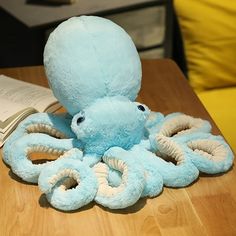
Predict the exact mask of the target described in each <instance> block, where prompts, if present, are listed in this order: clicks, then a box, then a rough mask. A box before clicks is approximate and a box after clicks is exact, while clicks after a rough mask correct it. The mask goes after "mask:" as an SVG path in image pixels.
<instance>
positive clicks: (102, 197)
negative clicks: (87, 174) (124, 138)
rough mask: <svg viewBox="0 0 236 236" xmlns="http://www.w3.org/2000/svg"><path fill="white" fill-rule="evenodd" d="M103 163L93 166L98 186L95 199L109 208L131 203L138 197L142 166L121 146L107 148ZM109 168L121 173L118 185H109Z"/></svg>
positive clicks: (143, 181) (141, 190) (143, 183)
mask: <svg viewBox="0 0 236 236" xmlns="http://www.w3.org/2000/svg"><path fill="white" fill-rule="evenodd" d="M103 161H104V162H105V164H104V163H98V164H97V165H95V166H94V171H95V174H96V176H97V179H98V183H99V187H98V192H97V195H96V197H95V201H96V202H97V203H99V204H101V205H103V206H105V207H109V208H111V209H121V208H125V207H128V206H131V205H133V204H134V203H135V202H137V201H138V199H139V198H140V196H141V194H142V192H143V189H144V185H145V176H144V171H143V168H142V167H141V166H140V165H139V164H138V163H137V162H136V161H135V159H133V158H132V156H130V153H129V152H127V151H125V150H124V149H122V148H118V147H114V148H111V149H109V150H108V151H107V152H106V153H105V154H104V156H103ZM109 168H112V169H115V170H117V171H119V172H121V173H122V180H121V183H120V185H119V186H116V187H112V186H110V185H109V182H108V176H109Z"/></svg>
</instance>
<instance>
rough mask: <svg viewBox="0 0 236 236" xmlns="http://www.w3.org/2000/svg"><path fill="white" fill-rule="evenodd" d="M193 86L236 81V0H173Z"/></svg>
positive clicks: (206, 87) (226, 83)
mask: <svg viewBox="0 0 236 236" xmlns="http://www.w3.org/2000/svg"><path fill="white" fill-rule="evenodd" d="M174 5H175V9H176V14H177V17H178V20H179V24H180V28H181V32H182V36H183V42H184V48H185V53H186V59H187V65H188V76H189V80H190V83H191V85H192V87H193V88H194V89H195V90H198V91H199V90H205V89H212V88H218V87H228V86H232V85H236V1H234V0H223V1H221V0H175V1H174Z"/></svg>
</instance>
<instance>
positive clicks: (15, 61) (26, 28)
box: [0, 0, 173, 67]
mask: <svg viewBox="0 0 236 236" xmlns="http://www.w3.org/2000/svg"><path fill="white" fill-rule="evenodd" d="M0 4H1V9H0V27H1V31H2V32H1V38H0V42H1V44H0V54H1V57H0V67H9V66H11V67H13V66H24V65H39V64H42V55H43V48H44V45H45V42H46V40H47V38H48V35H49V34H50V32H51V31H52V30H53V29H54V28H55V27H56V26H57V25H58V24H59V23H61V22H62V21H64V20H65V19H67V18H69V17H72V16H79V15H98V16H102V17H106V18H109V19H111V20H112V21H114V22H116V23H118V24H119V25H121V26H122V27H123V28H124V29H125V30H126V31H127V32H128V33H129V34H130V36H131V37H132V39H133V40H134V42H135V44H136V46H137V48H138V51H139V52H140V55H141V57H143V58H162V57H171V55H172V31H173V30H172V14H173V10H172V1H171V0H117V1H108V0H100V1H97V0H89V1H87V0H79V1H76V2H75V3H73V4H69V5H68V4H64V5H63V4H61V5H60V4H49V3H47V2H45V1H42V0H1V3H0Z"/></svg>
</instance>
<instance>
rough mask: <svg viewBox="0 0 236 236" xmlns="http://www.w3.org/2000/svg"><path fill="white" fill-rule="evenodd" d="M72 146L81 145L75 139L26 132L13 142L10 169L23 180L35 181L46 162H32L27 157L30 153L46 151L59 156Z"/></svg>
mask: <svg viewBox="0 0 236 236" xmlns="http://www.w3.org/2000/svg"><path fill="white" fill-rule="evenodd" d="M74 147H81V146H80V143H79V141H78V140H76V139H55V138H53V137H51V136H48V135H46V134H40V133H37V134H34V133H33V134H28V135H25V136H22V137H21V138H19V139H18V140H17V141H16V142H15V143H14V148H13V149H12V151H11V162H10V165H11V168H12V171H13V172H14V173H15V174H16V175H18V176H19V177H21V178H22V179H23V180H25V181H27V182H31V183H37V181H38V176H39V174H40V172H41V171H42V169H43V168H44V167H45V166H46V165H47V164H48V163H43V164H33V163H32V161H31V160H30V159H29V154H30V153H34V152H38V153H48V154H54V155H57V156H60V155H61V154H63V153H65V152H66V151H68V150H70V149H72V148H74Z"/></svg>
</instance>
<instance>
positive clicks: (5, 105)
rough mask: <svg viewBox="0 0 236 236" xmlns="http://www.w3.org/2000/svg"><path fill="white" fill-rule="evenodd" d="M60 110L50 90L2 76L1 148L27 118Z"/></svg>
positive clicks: (0, 80) (0, 96) (0, 81)
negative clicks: (38, 113)
mask: <svg viewBox="0 0 236 236" xmlns="http://www.w3.org/2000/svg"><path fill="white" fill-rule="evenodd" d="M59 108H61V105H60V104H59V103H58V101H57V100H56V98H55V97H54V96H53V94H52V91H51V90H50V89H48V88H44V87H41V86H38V85H34V84H30V83H27V82H23V81H20V80H16V79H12V78H10V77H7V76H5V75H0V147H1V146H2V145H3V144H4V142H5V141H6V139H7V137H8V136H9V135H10V134H11V133H12V131H13V130H14V129H15V128H16V126H17V125H18V124H19V122H20V121H22V120H23V119H25V118H26V117H27V116H29V115H31V114H33V113H36V112H55V111H56V110H58V109H59Z"/></svg>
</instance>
